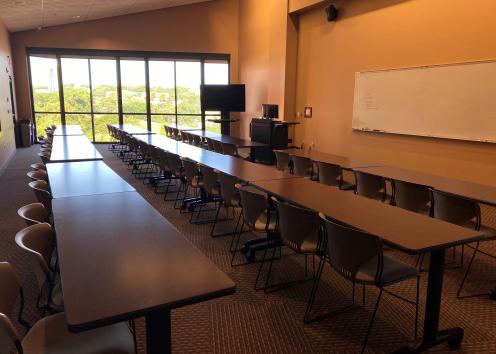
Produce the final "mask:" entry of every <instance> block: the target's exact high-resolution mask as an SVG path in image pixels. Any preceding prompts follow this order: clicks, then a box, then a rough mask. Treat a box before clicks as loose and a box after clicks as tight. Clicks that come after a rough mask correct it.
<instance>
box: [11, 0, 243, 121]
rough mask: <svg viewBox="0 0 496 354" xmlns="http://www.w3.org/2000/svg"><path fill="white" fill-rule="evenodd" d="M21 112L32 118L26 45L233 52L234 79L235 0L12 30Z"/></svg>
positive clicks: (233, 72)
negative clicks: (22, 30) (40, 27)
mask: <svg viewBox="0 0 496 354" xmlns="http://www.w3.org/2000/svg"><path fill="white" fill-rule="evenodd" d="M11 38H12V50H13V54H14V59H15V61H14V68H15V73H16V92H17V97H18V111H19V117H21V118H26V117H27V118H29V117H31V104H30V99H29V85H28V77H27V68H26V55H25V48H26V47H30V46H31V47H49V48H85V49H86V48H89V49H113V50H148V51H177V52H205V53H227V54H231V80H232V81H233V82H237V79H238V75H237V73H238V50H237V49H238V1H237V0H216V1H208V2H203V3H199V4H194V5H188V6H179V7H172V8H167V9H164V10H157V11H151V12H144V13H140V14H132V15H125V16H119V17H113V18H108V19H103V20H96V21H90V22H84V23H77V24H70V25H62V26H56V27H50V28H46V29H43V30H41V31H38V30H32V31H24V32H17V33H13V34H12V37H11Z"/></svg>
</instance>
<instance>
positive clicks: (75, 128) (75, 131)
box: [53, 125, 84, 136]
mask: <svg viewBox="0 0 496 354" xmlns="http://www.w3.org/2000/svg"><path fill="white" fill-rule="evenodd" d="M53 135H54V136H61V135H84V133H83V129H81V127H80V126H79V125H58V126H57V128H56V129H55V131H54V132H53Z"/></svg>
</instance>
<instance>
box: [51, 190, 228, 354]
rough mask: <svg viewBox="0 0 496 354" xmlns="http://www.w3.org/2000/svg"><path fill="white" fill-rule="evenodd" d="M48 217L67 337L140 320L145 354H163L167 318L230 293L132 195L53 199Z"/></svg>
mask: <svg viewBox="0 0 496 354" xmlns="http://www.w3.org/2000/svg"><path fill="white" fill-rule="evenodd" d="M53 215H54V224H55V229H56V233H57V252H58V255H59V262H60V277H61V281H62V290H63V293H64V307H65V316H66V321H67V324H68V326H69V329H70V330H71V331H74V332H77V331H84V330H89V329H92V328H97V327H102V326H105V325H109V324H112V323H116V322H122V321H126V320H130V319H136V318H138V317H142V316H145V318H146V341H147V352H148V353H149V354H167V353H170V352H171V320H170V312H171V310H173V309H176V308H179V307H182V306H186V305H191V304H195V303H198V302H202V301H206V300H210V299H214V298H218V297H221V296H225V295H229V294H232V293H234V291H235V284H234V282H233V281H232V280H231V279H229V277H228V276H227V275H226V274H225V273H223V272H222V271H221V270H219V269H218V268H217V267H216V266H215V265H214V264H213V263H212V262H211V261H210V260H209V259H208V258H207V257H206V256H205V255H204V254H203V253H202V252H200V251H199V250H198V249H197V248H196V247H195V246H193V245H192V244H191V243H190V242H189V241H188V240H187V239H186V238H184V237H183V236H182V235H181V234H180V233H179V231H177V229H176V228H175V227H174V226H172V225H171V224H170V223H169V222H168V221H167V220H166V219H165V218H164V217H163V216H162V215H160V214H159V213H158V212H157V211H156V210H155V209H154V208H153V207H152V206H151V205H150V204H149V203H148V202H147V201H146V200H144V199H143V198H142V197H141V196H140V195H139V194H138V193H137V192H123V193H109V194H96V195H85V196H79V197H68V198H58V199H54V200H53Z"/></svg>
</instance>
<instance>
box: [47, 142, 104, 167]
mask: <svg viewBox="0 0 496 354" xmlns="http://www.w3.org/2000/svg"><path fill="white" fill-rule="evenodd" d="M102 159H103V157H102V155H100V153H99V152H98V150H97V149H96V148H95V146H94V145H93V144H92V143H90V141H89V140H88V138H87V137H86V136H84V135H65V136H54V137H53V142H52V153H51V156H50V162H76V161H91V160H102Z"/></svg>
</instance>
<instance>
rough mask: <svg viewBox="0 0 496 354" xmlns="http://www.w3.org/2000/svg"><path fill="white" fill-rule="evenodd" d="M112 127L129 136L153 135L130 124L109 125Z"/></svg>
mask: <svg viewBox="0 0 496 354" xmlns="http://www.w3.org/2000/svg"><path fill="white" fill-rule="evenodd" d="M111 126H112V127H114V128H117V129H119V130H122V131H123V132H125V133H128V134H129V135H142V134H155V133H154V132H151V131H149V130H146V129H143V128H140V127H137V126H135V125H131V124H111Z"/></svg>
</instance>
